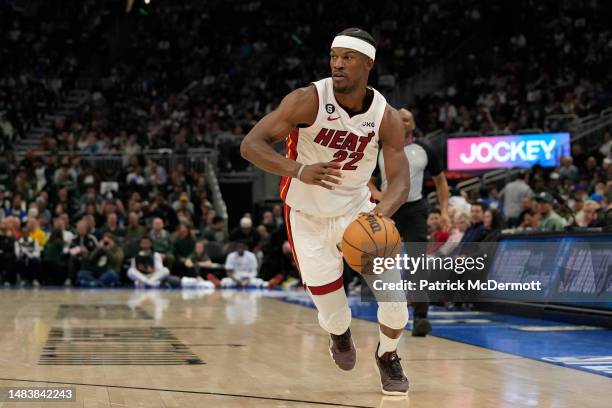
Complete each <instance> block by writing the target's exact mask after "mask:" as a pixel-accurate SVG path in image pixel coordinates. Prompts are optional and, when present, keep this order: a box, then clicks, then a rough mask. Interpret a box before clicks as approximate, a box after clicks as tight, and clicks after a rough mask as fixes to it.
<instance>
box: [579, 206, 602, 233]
mask: <svg viewBox="0 0 612 408" xmlns="http://www.w3.org/2000/svg"><path fill="white" fill-rule="evenodd" d="M599 208H600V205H599V203H598V202H597V201H593V200H587V201H585V202H584V207H583V209H582V212H583V216H582V220H581V222H580V223H579V224H578V225H579V226H580V227H599V226H601V225H600V223H599V219H598V210H599Z"/></svg>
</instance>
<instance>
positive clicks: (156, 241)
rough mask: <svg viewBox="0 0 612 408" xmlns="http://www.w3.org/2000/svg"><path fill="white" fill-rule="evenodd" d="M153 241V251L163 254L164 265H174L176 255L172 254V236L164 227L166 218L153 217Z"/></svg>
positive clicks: (151, 234) (151, 233)
mask: <svg viewBox="0 0 612 408" xmlns="http://www.w3.org/2000/svg"><path fill="white" fill-rule="evenodd" d="M149 236H150V238H151V241H152V243H153V251H154V252H157V253H159V254H160V255H161V257H162V259H163V261H164V265H166V266H168V267H172V263H173V262H174V255H173V254H172V238H171V237H170V233H169V232H168V231H166V229H165V228H164V220H162V219H161V218H159V217H156V218H154V219H153V228H152V229H151V232H150V234H149Z"/></svg>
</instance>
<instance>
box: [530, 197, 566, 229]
mask: <svg viewBox="0 0 612 408" xmlns="http://www.w3.org/2000/svg"><path fill="white" fill-rule="evenodd" d="M535 199H536V201H537V203H538V212H539V213H540V215H541V217H542V219H541V221H540V230H541V231H563V229H564V228H565V226H566V221H565V220H564V219H563V217H561V216H560V215H559V214H557V213H556V212H555V211H554V210H553V203H554V201H555V199H554V198H553V196H552V195H550V193H547V192H542V193H539V194H538V195H536V196H535Z"/></svg>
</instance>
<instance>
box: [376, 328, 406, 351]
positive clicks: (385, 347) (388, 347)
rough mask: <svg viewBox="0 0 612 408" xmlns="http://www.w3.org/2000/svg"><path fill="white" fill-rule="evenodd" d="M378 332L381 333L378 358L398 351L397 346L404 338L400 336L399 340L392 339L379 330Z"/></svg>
mask: <svg viewBox="0 0 612 408" xmlns="http://www.w3.org/2000/svg"><path fill="white" fill-rule="evenodd" d="M378 332H379V333H380V346H379V347H378V357H382V355H383V354H385V353H387V352H390V351H395V350H397V345H398V344H399V341H400V339H401V338H402V336H401V335H400V336H399V337H398V338H397V339H392V338H390V337H387V335H386V334H385V333H383V332H382V330H380V327H379V328H378Z"/></svg>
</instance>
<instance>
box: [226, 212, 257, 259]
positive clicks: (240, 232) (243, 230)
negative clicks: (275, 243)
mask: <svg viewBox="0 0 612 408" xmlns="http://www.w3.org/2000/svg"><path fill="white" fill-rule="evenodd" d="M229 240H230V242H234V243H236V242H238V241H241V242H243V243H244V244H246V246H247V248H248V249H249V250H251V251H253V250H255V248H256V246H257V245H258V244H259V234H257V231H255V228H253V221H252V220H251V218H250V217H242V218H241V219H240V226H239V227H236V228H234V229H233V230H232V232H231V233H230V236H229Z"/></svg>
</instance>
